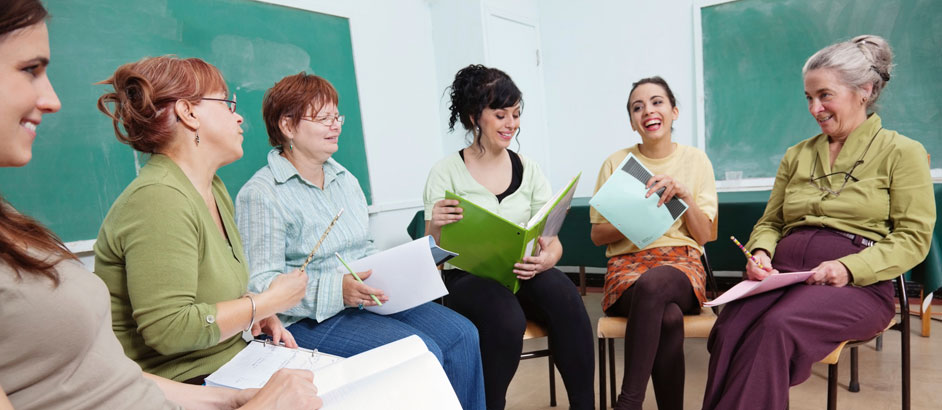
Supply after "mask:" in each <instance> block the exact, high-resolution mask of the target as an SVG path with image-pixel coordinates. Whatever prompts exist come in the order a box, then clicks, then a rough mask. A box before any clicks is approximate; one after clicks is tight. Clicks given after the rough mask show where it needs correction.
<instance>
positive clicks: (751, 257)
mask: <svg viewBox="0 0 942 410" xmlns="http://www.w3.org/2000/svg"><path fill="white" fill-rule="evenodd" d="M729 239H732V240H733V242H734V243H736V246H738V247H739V249H741V250H742V252H743V253H745V254H746V256H748V257H749V259H750V260H752V262H753V263H755V264H756V265H758V266H759V269H765V267H764V266H762V263H761V262H759V260H758V259H756V257H755V256H752V253H751V252H749V251H748V250H747V249H746V247H745V246H742V244H741V243H739V241H738V240H736V237H735V236H730V237H729Z"/></svg>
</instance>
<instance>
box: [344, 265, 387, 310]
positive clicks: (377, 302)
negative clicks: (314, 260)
mask: <svg viewBox="0 0 942 410" xmlns="http://www.w3.org/2000/svg"><path fill="white" fill-rule="evenodd" d="M334 255H336V256H337V259H339V260H340V263H342V264H343V266H344V267H345V268H347V270H348V271H350V274H351V275H353V278H354V279H356V280H357V282H360V283H363V279H360V275H357V273H356V272H354V271H353V268H351V267H350V265H347V262H346V261H344V260H343V258H341V257H340V254H339V253H337V252H334ZM370 297H371V298H373V301H374V302H376V306H383V302H380V301H379V298H378V297H376V295H374V294H372V293H371V294H370Z"/></svg>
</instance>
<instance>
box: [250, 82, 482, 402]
mask: <svg viewBox="0 0 942 410" xmlns="http://www.w3.org/2000/svg"><path fill="white" fill-rule="evenodd" d="M337 101H338V96H337V91H336V90H335V89H334V87H333V86H332V85H331V84H330V83H329V82H327V80H324V79H323V78H321V77H318V76H316V75H309V74H305V73H303V72H302V73H300V74H297V75H292V76H288V77H285V78H283V79H282V80H281V81H279V82H278V83H277V84H275V86H274V87H272V88H271V89H270V90H268V92H267V93H266V94H265V99H264V101H263V103H262V115H263V117H264V119H265V126H266V127H267V129H268V137H269V143H271V145H272V146H273V147H274V148H273V149H272V150H271V151H270V152H269V153H268V165H266V166H264V167H262V169H260V170H258V172H256V173H255V175H254V176H253V177H252V178H251V179H250V180H249V181H248V182H247V183H246V184H245V185H244V186H243V187H242V189H241V190H240V191H239V195H238V196H237V197H236V221H237V224H238V226H239V231H240V232H241V233H242V238H243V241H244V242H245V250H246V255H247V259H248V262H249V270H250V274H251V278H250V279H249V289H251V290H252V291H256V292H258V291H262V290H264V289H266V288H267V287H268V286H269V283H270V282H271V281H272V279H273V278H275V277H276V276H277V275H279V274H282V273H284V272H290V271H293V270H295V269H299V268H301V265H302V264H304V261H305V260H306V259H307V256H308V252H310V250H311V249H313V248H314V245H315V244H316V243H317V240H318V239H319V238H320V236H321V233H322V232H324V230H325V229H327V226H328V225H329V224H330V222H331V220H332V219H333V218H334V216H335V215H336V214H337V213H338V211H340V209H343V210H344V211H343V214H342V215H341V217H340V218H339V219H338V220H337V222H336V223H335V224H334V226H333V228H332V229H331V231H330V234H329V235H327V237H326V239H325V240H324V242H323V243H322V244H321V246H320V248H319V249H318V252H317V253H316V254H315V255H314V258H313V260H312V261H311V262H310V263H309V264H308V265H307V267H306V271H307V273H308V275H309V276H310V277H309V279H308V291H307V294H306V295H305V296H304V298H303V299H302V301H301V303H300V304H299V305H298V306H296V307H294V308H292V309H289V310H288V311H286V312H284V313H283V314H282V315H281V318H282V320H283V321H284V323H285V324H286V325H290V326H288V330H289V331H290V332H291V333H292V334H293V335H294V338H295V340H296V341H297V343H298V345H300V346H302V347H307V348H310V349H318V350H320V351H323V352H326V353H331V354H335V355H338V356H342V357H348V356H352V355H355V354H357V353H360V352H363V351H366V350H369V349H372V348H374V347H377V346H381V345H384V344H386V343H389V342H392V341H395V340H398V339H401V338H403V337H406V336H409V335H412V334H415V335H418V336H419V337H421V338H422V340H424V341H425V344H426V345H427V346H428V348H429V350H430V351H432V353H434V354H435V356H436V357H438V359H439V361H440V362H441V363H442V366H443V367H444V369H445V373H446V374H447V375H448V378H449V380H450V381H451V384H452V387H454V389H455V393H457V395H458V399H459V401H460V402H461V405H462V407H463V408H464V409H482V408H484V387H483V385H484V379H483V370H482V367H481V356H480V350H479V347H478V334H477V330H476V329H475V327H474V325H473V324H471V322H470V321H468V320H467V319H465V318H464V317H462V316H461V315H459V314H457V313H455V312H454V311H452V310H450V309H448V308H445V307H443V306H441V305H438V304H435V303H425V304H423V305H420V306H417V307H414V308H412V309H409V310H406V311H403V312H400V313H396V314H392V315H388V316H382V315H377V314H374V313H371V312H368V311H366V310H362V307H363V306H372V305H374V304H375V302H374V301H373V300H372V298H371V297H370V294H374V295H376V296H377V297H378V298H379V300H381V301H385V300H387V299H388V298H387V297H386V296H385V295H384V294H383V291H382V290H381V289H375V288H371V287H369V286H367V285H365V284H363V283H360V282H357V281H356V280H355V279H354V278H353V277H352V275H349V274H348V275H344V274H340V273H337V272H338V269H337V268H338V267H339V266H340V262H339V261H338V260H337V258H335V257H333V254H334V253H335V252H336V253H339V254H340V255H341V256H342V257H343V258H344V259H345V260H348V261H352V260H356V259H360V258H363V257H365V256H367V255H370V254H373V253H375V252H376V249H375V248H374V246H373V240H372V238H371V237H370V233H369V214H368V212H367V207H366V197H365V196H364V195H363V191H362V190H361V189H360V185H359V183H358V182H357V179H356V177H354V176H353V175H352V174H351V173H350V172H349V171H348V170H347V169H346V168H344V167H343V166H342V165H340V164H339V163H337V161H335V160H334V159H332V158H331V156H332V155H333V154H334V153H335V152H337V148H338V145H337V143H338V139H339V137H340V130H341V125H343V120H344V117H343V116H342V115H340V114H339V113H338V111H337ZM359 275H360V277H361V278H364V279H365V278H366V277H368V276H369V272H361V273H359Z"/></svg>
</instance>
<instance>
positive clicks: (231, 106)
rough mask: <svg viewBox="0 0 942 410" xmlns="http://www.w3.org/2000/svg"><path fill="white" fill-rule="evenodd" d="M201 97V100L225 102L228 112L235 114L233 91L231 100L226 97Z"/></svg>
mask: <svg viewBox="0 0 942 410" xmlns="http://www.w3.org/2000/svg"><path fill="white" fill-rule="evenodd" d="M201 99H203V100H210V101H222V102H224V103H226V106H227V107H229V112H231V113H233V114H235V112H236V95H235V93H232V99H231V100H227V99H225V98H210V97H203V98H201Z"/></svg>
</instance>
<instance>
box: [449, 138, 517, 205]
mask: <svg viewBox="0 0 942 410" xmlns="http://www.w3.org/2000/svg"><path fill="white" fill-rule="evenodd" d="M458 155H460V156H461V160H462V161H464V150H461V151H458ZM507 155H510V169H511V174H510V186H508V187H507V189H506V190H504V192H501V193H499V194H497V195H496V196H497V202H500V201H503V200H504V198H506V197H508V196H510V194H513V193H514V192H517V190H518V189H520V184H521V183H522V182H523V161H520V156H519V155H517V153H516V152H513V151H511V150H507Z"/></svg>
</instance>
